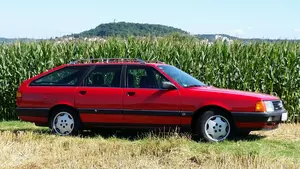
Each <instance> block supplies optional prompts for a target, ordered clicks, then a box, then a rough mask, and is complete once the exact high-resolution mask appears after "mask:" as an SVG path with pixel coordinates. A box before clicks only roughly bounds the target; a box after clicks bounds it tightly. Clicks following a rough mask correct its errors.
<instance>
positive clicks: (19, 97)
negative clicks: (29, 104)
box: [16, 91, 22, 106]
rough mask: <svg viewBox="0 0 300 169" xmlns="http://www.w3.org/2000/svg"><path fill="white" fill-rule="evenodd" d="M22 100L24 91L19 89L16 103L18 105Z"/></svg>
mask: <svg viewBox="0 0 300 169" xmlns="http://www.w3.org/2000/svg"><path fill="white" fill-rule="evenodd" d="M21 101H22V93H21V92H20V91H17V94H16V104H17V106H18V105H19V104H20V103H21Z"/></svg>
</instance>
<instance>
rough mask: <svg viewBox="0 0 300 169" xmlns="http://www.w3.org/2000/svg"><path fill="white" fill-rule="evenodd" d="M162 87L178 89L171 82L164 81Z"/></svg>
mask: <svg viewBox="0 0 300 169" xmlns="http://www.w3.org/2000/svg"><path fill="white" fill-rule="evenodd" d="M162 87H163V89H168V90H172V89H177V87H176V86H175V85H174V84H173V83H171V82H162Z"/></svg>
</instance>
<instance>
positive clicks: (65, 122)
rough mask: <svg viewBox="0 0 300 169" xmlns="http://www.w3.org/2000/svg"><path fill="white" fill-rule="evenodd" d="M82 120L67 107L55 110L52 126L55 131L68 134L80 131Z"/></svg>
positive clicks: (63, 134) (64, 134)
mask: <svg viewBox="0 0 300 169" xmlns="http://www.w3.org/2000/svg"><path fill="white" fill-rule="evenodd" d="M79 126H80V120H79V117H78V115H77V114H76V113H75V112H74V111H72V110H70V109H67V108H61V109H57V110H55V111H54V113H53V114H52V117H51V123H50V128H51V130H52V132H53V133H55V134H58V135H62V136H66V135H75V134H77V133H78V130H79Z"/></svg>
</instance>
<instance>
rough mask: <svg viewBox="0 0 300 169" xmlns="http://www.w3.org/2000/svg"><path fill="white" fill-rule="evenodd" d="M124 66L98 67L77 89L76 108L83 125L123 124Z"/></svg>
mask: <svg viewBox="0 0 300 169" xmlns="http://www.w3.org/2000/svg"><path fill="white" fill-rule="evenodd" d="M121 71H122V65H97V66H95V67H94V69H93V70H92V71H91V72H90V73H89V74H88V75H87V76H86V78H85V79H84V81H83V84H82V86H79V87H78V88H77V92H76V95H75V106H76V108H77V109H78V110H79V112H80V117H81V120H82V122H83V123H86V125H88V124H98V125H99V124H105V123H120V122H122V95H123V88H121Z"/></svg>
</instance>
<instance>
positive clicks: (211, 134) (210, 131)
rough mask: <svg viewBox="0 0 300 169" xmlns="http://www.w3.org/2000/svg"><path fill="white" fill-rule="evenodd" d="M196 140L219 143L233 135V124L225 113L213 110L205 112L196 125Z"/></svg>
mask: <svg viewBox="0 0 300 169" xmlns="http://www.w3.org/2000/svg"><path fill="white" fill-rule="evenodd" d="M195 131H196V135H197V139H204V140H205V141H209V142H220V141H223V140H225V139H227V138H230V137H231V136H232V135H233V131H234V127H233V122H232V120H231V118H230V116H228V114H227V113H226V112H224V111H223V110H221V109H217V108H213V109H209V110H207V111H205V112H204V113H203V114H202V115H201V116H200V117H199V119H198V121H197V124H196V129H195Z"/></svg>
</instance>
